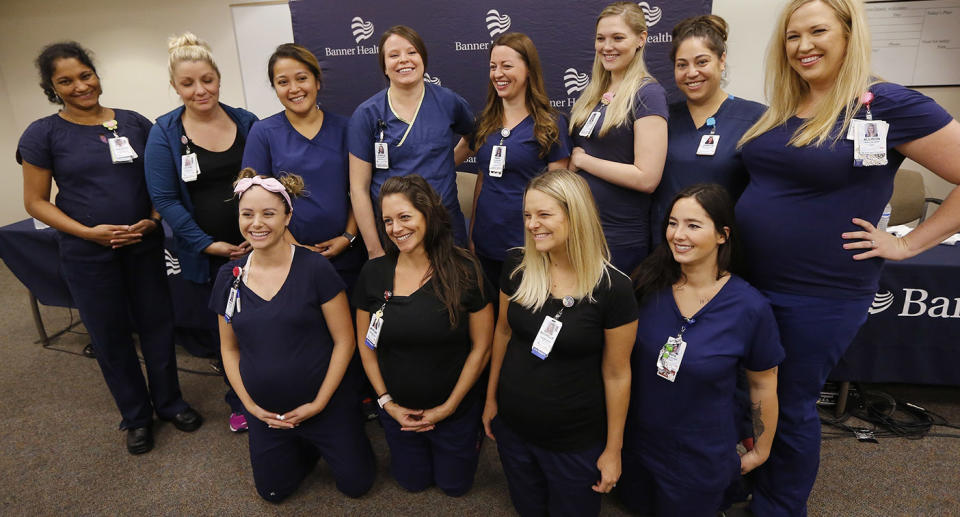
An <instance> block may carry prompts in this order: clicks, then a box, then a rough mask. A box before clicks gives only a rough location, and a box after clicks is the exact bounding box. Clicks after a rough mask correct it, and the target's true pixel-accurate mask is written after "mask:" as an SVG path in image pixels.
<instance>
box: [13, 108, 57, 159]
mask: <svg viewBox="0 0 960 517" xmlns="http://www.w3.org/2000/svg"><path fill="white" fill-rule="evenodd" d="M16 158H17V163H19V164H21V165H23V162H28V163H30V164H31V165H36V166H37V167H40V168H41V169H47V170H52V169H53V155H52V153H51V151H50V122H49V121H48V120H47V119H40V120H36V121H34V122H33V123H32V124H30V125H29V126H27V129H26V130H25V131H24V132H23V134H22V135H20V142H19V143H17V156H16Z"/></svg>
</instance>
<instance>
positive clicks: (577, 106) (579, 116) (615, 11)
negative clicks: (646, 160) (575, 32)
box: [570, 2, 656, 137]
mask: <svg viewBox="0 0 960 517" xmlns="http://www.w3.org/2000/svg"><path fill="white" fill-rule="evenodd" d="M608 16H621V17H622V18H623V21H624V23H626V24H627V26H628V27H630V30H631V31H633V33H634V35H636V36H638V37H639V36H643V35H644V33H646V32H647V20H646V19H645V18H644V17H643V9H641V8H640V6H638V5H637V4H636V2H615V3H612V4H610V5H608V6H607V7H606V8H604V9H603V11H601V12H600V16H598V17H597V24H599V23H600V20H602V19H604V18H606V17H608ZM644 48H646V45H645V44H644V45H642V46H641V47H640V48H639V49H637V52H636V54H634V55H633V61H631V62H630V64H629V65H628V67H627V73H626V74H625V75H624V77H623V81H622V82H621V83H620V85H619V86H618V87H617V91H615V92H614V97H613V100H612V101H611V102H610V105H609V106H607V109H606V115H605V116H604V117H603V124H602V125H601V126H600V131H599V132H598V133H597V136H601V137H602V136H604V135H606V134H607V131H610V129H611V128H614V127H617V126H622V125H624V124H626V123H627V122H628V121H629V119H630V115H631V113H633V108H634V102H635V96H636V92H637V90H639V89H640V88H642V87H643V86H644V85H645V84H646V83H648V82H655V81H656V79H654V78H653V77H652V76H651V75H650V72H648V71H647V65H646V63H645V62H644V60H643V49H644ZM610 81H611V79H610V72H608V71H606V69H604V68H603V62H602V61H601V60H600V56H599V55H598V54H597V53H596V52H594V56H593V70H592V71H591V73H590V84H588V85H587V88H586V89H585V90H584V91H583V94H581V95H580V98H579V99H577V102H575V103H574V104H573V108H572V109H571V110H570V134H571V135H572V134H573V131H574V128H577V127H579V126H582V125H583V124H584V123H585V122H586V121H587V118H588V117H590V113H591V112H592V111H593V108H594V106H596V105H597V103H598V102H600V98H601V97H603V94H604V93H605V92H606V91H607V89H608V88H610Z"/></svg>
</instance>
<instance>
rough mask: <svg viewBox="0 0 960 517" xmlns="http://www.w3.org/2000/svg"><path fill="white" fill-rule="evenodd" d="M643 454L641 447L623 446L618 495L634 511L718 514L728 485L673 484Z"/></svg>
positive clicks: (699, 516) (670, 515)
mask: <svg viewBox="0 0 960 517" xmlns="http://www.w3.org/2000/svg"><path fill="white" fill-rule="evenodd" d="M731 447H732V446H731ZM641 454H642V453H641V452H640V451H639V450H635V449H631V448H628V447H624V449H623V453H622V463H623V475H621V476H620V480H619V481H617V488H616V491H617V496H618V497H619V498H620V501H621V502H623V505H624V506H626V507H627V508H628V509H629V510H630V511H631V512H634V513H637V514H640V515H656V516H657V517H674V516H675V517H714V516H715V515H717V512H718V511H719V510H720V506H721V504H722V502H723V496H724V492H725V488H726V487H723V488H721V489H718V490H713V491H710V490H700V489H698V488H697V487H696V486H695V485H697V483H696V482H694V481H692V482H691V483H690V484H686V485H684V486H681V485H679V484H672V483H670V482H669V481H667V480H666V479H664V476H654V474H653V473H652V472H651V471H650V470H648V469H647V467H646V466H645V465H644V462H643V458H642V457H641V456H640V455H641ZM675 468H676V470H677V471H682V470H683V468H684V465H675ZM691 477H695V476H691ZM711 481H714V480H711Z"/></svg>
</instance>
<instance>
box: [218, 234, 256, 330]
mask: <svg viewBox="0 0 960 517" xmlns="http://www.w3.org/2000/svg"><path fill="white" fill-rule="evenodd" d="M251 258H253V252H252V251H251V252H250V254H249V255H247V260H246V261H244V263H243V267H241V266H234V267H233V285H231V286H230V295H229V296H227V308H226V310H224V311H223V319H224V320H226V322H227V323H230V320H231V319H233V315H234V313H237V314H239V313H240V282H241V281H243V283H246V282H247V277H248V276H249V275H250V259H251Z"/></svg>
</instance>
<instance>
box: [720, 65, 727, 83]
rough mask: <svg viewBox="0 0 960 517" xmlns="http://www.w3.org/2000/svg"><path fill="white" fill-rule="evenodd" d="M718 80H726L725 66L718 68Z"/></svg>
mask: <svg viewBox="0 0 960 517" xmlns="http://www.w3.org/2000/svg"><path fill="white" fill-rule="evenodd" d="M720 80H722V81H726V80H727V68H726V67H724V68H723V69H722V70H720Z"/></svg>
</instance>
